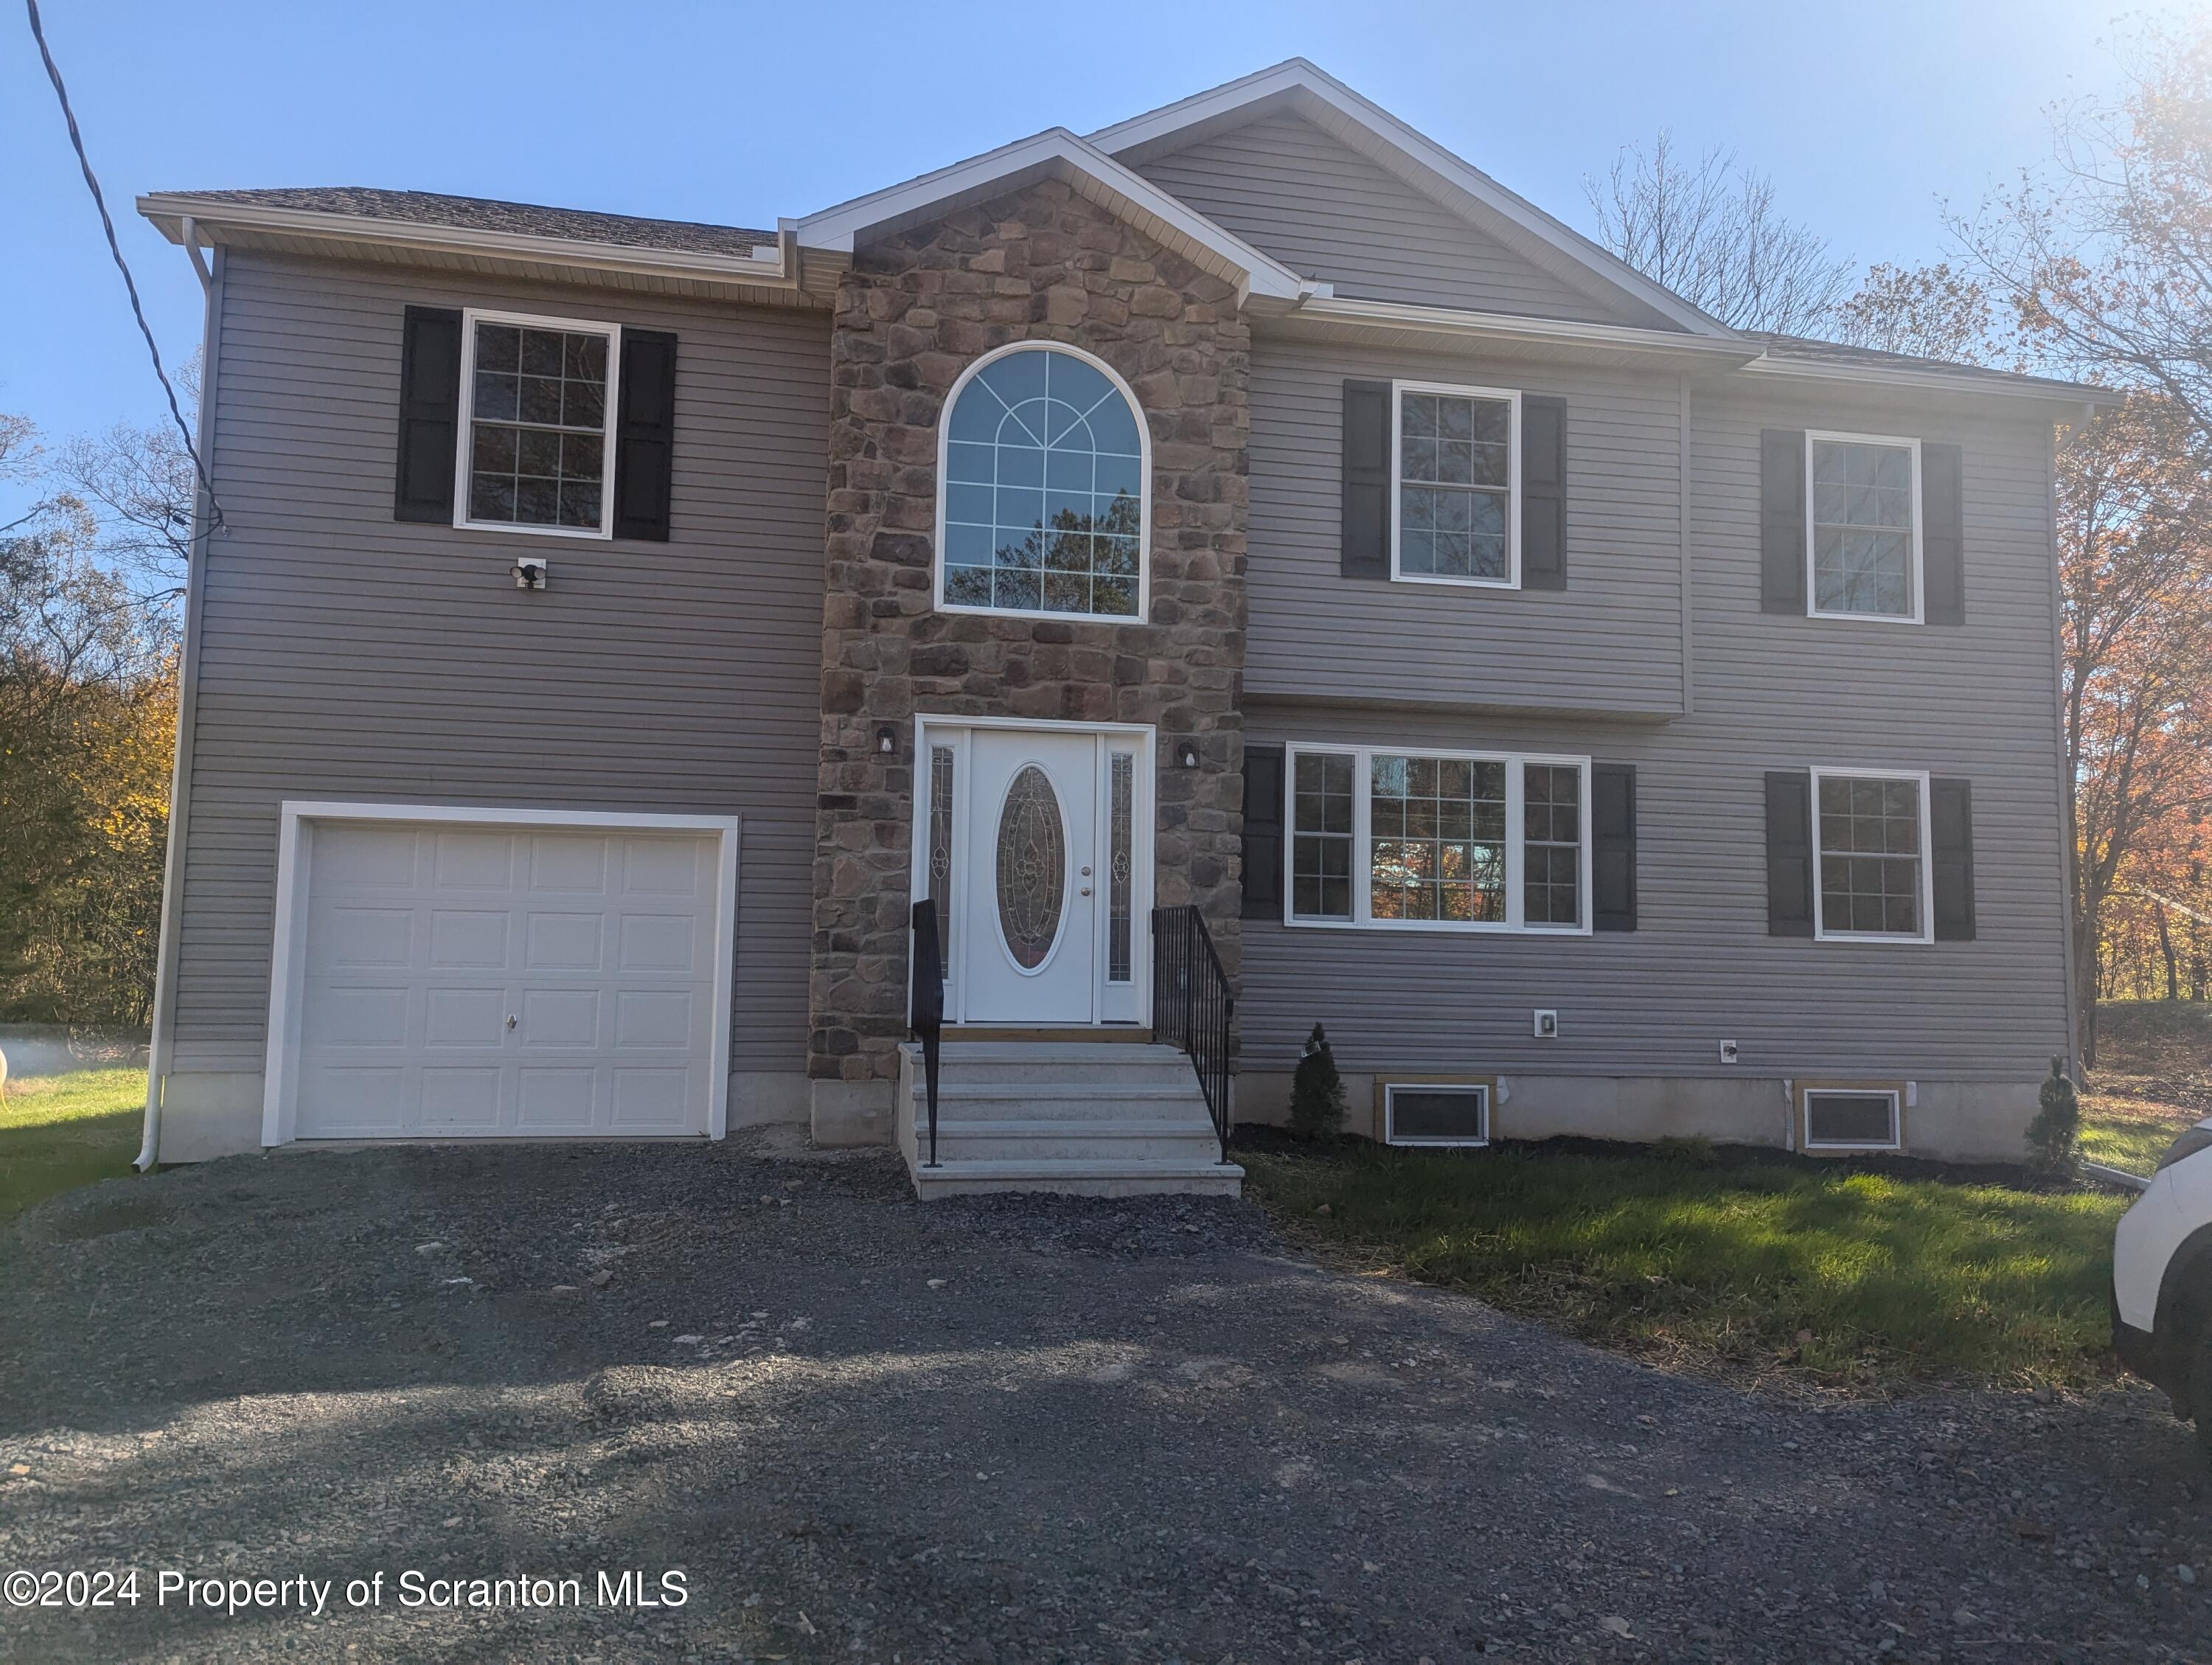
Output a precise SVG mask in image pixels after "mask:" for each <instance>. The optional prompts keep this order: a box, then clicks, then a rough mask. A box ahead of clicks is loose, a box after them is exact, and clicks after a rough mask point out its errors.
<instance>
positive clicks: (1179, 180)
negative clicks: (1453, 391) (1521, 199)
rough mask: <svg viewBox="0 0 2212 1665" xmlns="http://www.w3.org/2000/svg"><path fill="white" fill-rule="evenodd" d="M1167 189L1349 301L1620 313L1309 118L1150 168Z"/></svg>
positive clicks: (1600, 316)
mask: <svg viewBox="0 0 2212 1665" xmlns="http://www.w3.org/2000/svg"><path fill="white" fill-rule="evenodd" d="M1137 171H1138V172H1139V173H1142V174H1143V175H1144V176H1145V177H1146V179H1150V180H1151V181H1152V183H1153V184H1155V185H1158V186H1159V187H1160V188H1161V189H1162V190H1164V191H1170V192H1172V193H1173V194H1174V195H1176V196H1177V197H1181V198H1182V200H1183V201H1184V202H1186V203H1188V204H1190V205H1191V206H1192V207H1193V208H1194V209H1196V210H1198V211H1199V212H1200V214H1203V215H1205V216H1206V217H1207V218H1208V219H1210V220H1212V221H1213V222H1215V223H1216V224H1218V225H1220V226H1223V227H1225V228H1227V229H1228V230H1230V231H1232V232H1234V233H1236V234H1237V235H1238V236H1239V237H1242V238H1243V239H1244V240H1246V241H1247V242H1249V243H1250V244H1251V245H1252V246H1254V247H1255V248H1257V249H1259V250H1260V251H1261V252H1263V253H1267V254H1271V255H1273V256H1274V258H1276V259H1278V260H1279V261H1281V262H1282V263H1283V264H1285V265H1286V266H1289V267H1290V268H1291V270H1294V271H1296V272H1297V273H1298V274H1299V275H1300V276H1305V277H1312V278H1318V279H1319V280H1321V281H1322V283H1334V285H1335V286H1336V292H1337V293H1338V294H1339V295H1348V296H1352V297H1356V298H1358V299H1359V300H1363V301H1405V302H1408V303H1410V304H1412V305H1414V306H1420V307H1462V308H1466V309H1468V310H1471V311H1476V312H1498V313H1521V314H1524V315H1529V316H1534V317H1541V318H1571V319H1584V320H1587V321H1590V322H1597V323H1614V324H1620V323H1638V324H1642V323H1649V322H1650V321H1651V320H1650V318H1649V317H1648V316H1645V315H1643V314H1640V313H1639V314H1636V315H1633V316H1632V315H1631V314H1630V313H1628V312H1626V311H1624V310H1621V309H1619V308H1614V307H1607V305H1606V304H1604V303H1603V302H1601V301H1597V300H1595V299H1593V298H1592V297H1591V296H1590V295H1586V294H1584V293H1583V292H1582V291H1581V290H1579V289H1575V288H1574V287H1572V286H1571V285H1570V284H1568V283H1565V282H1563V281H1562V280H1560V279H1559V278H1558V277H1556V276H1553V274H1552V273H1550V272H1548V271H1546V270H1544V269H1543V268H1542V267H1541V266H1539V265H1536V264H1534V263H1533V262H1532V261H1530V260H1528V259H1527V258H1524V257H1523V256H1522V255H1520V254H1517V253H1516V252H1514V251H1513V250H1511V249H1510V248H1508V247H1507V246H1505V245H1504V243H1502V242H1500V241H1498V240H1497V239H1496V238H1494V237H1492V236H1489V235H1487V234H1485V233H1484V232H1482V231H1480V230H1479V229H1477V228H1475V227H1474V226H1472V225H1470V224H1468V222H1467V221H1465V220H1463V219H1462V218H1461V217H1460V216H1458V215H1456V214H1455V213H1453V212H1452V211H1451V210H1449V209H1448V208H1446V207H1444V206H1443V204H1440V203H1437V202H1434V201H1432V200H1431V199H1430V198H1429V197H1425V196H1423V195H1422V194H1421V193H1420V192H1419V191H1415V190H1414V189H1413V187H1412V186H1411V185H1407V184H1406V183H1405V182H1404V181H1403V180H1401V179H1398V178H1397V177H1396V176H1395V175H1394V174H1391V173H1386V172H1384V171H1383V168H1381V167H1378V166H1376V164H1375V163H1374V162H1372V161H1369V160H1368V159H1367V158H1366V157H1365V156H1363V155H1360V154H1359V153H1358V151H1356V150H1354V149H1352V148H1351V147H1350V146H1349V145H1346V144H1345V143H1342V142H1341V141H1340V140H1338V139H1335V138H1333V137H1330V136H1329V135H1328V134H1327V133H1324V132H1322V131H1321V129H1320V128H1318V127H1316V126H1315V125H1313V124H1312V123H1311V122H1310V121H1306V120H1304V119H1303V118H1300V117H1297V116H1294V115H1288V114H1283V113H1277V114H1274V115H1270V116H1263V117H1261V118H1259V119H1258V120H1256V121H1253V122H1249V123H1247V124H1246V125H1243V126H1242V127H1236V128H1232V129H1231V130H1230V131H1227V132H1224V133H1217V134H1214V135H1212V136H1211V137H1206V138H1203V139H1200V140H1199V141H1198V142H1197V143H1194V144H1192V145H1190V146H1188V148H1186V149H1182V150H1177V151H1175V152H1173V153H1171V154H1170V155H1164V156H1159V157H1156V158H1154V159H1152V161H1145V162H1141V163H1139V165H1138V167H1137Z"/></svg>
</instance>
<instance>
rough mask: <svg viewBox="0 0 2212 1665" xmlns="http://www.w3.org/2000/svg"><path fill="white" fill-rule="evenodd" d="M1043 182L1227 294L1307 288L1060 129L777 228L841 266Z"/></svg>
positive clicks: (1274, 297) (1285, 297) (1295, 292)
mask: <svg viewBox="0 0 2212 1665" xmlns="http://www.w3.org/2000/svg"><path fill="white" fill-rule="evenodd" d="M1040 179H1059V180H1060V181H1061V182H1062V183H1064V184H1066V185H1069V186H1070V187H1072V188H1073V190H1074V191H1076V192H1077V194H1079V196H1082V197H1086V198H1087V199H1089V200H1090V201H1091V202H1094V203H1096V204H1098V205H1099V206H1100V207H1102V208H1103V209H1105V210H1107V211H1108V212H1109V213H1111V214H1115V215H1116V216H1120V217H1121V218H1122V219H1124V220H1127V221H1128V222H1130V223H1131V224H1133V225H1135V226H1137V227H1138V228H1139V229H1141V230H1143V231H1144V232H1146V234H1148V235H1150V236H1152V237H1153V238H1155V239H1156V240H1158V241H1159V242H1161V243H1162V244H1164V245H1165V246H1168V247H1169V248H1171V249H1173V250H1175V252H1177V253H1178V254H1181V255H1182V256H1183V257H1184V258H1188V259H1189V260H1191V261H1192V262H1193V263H1194V264H1196V265H1198V266H1199V267H1200V268H1201V269H1202V270H1207V271H1210V272H1212V274H1213V275H1214V276H1217V277H1219V278H1221V279H1223V280H1224V281H1225V282H1227V283H1233V284H1235V285H1236V286H1237V295H1238V297H1239V299H1240V300H1242V299H1247V298H1257V299H1262V300H1267V301H1276V302H1283V303H1288V302H1293V301H1297V298H1298V297H1299V295H1302V294H1304V293H1306V292H1307V291H1308V290H1310V289H1311V288H1312V287H1313V286H1312V285H1311V284H1310V283H1306V281H1305V280H1304V279H1303V278H1301V277H1300V276H1298V274H1297V273H1296V272H1294V271H1292V270H1291V269H1290V268H1289V267H1288V266H1285V265H1284V264H1282V263H1281V262H1280V261H1279V260H1276V259H1275V258H1273V257H1272V256H1270V255H1267V254H1263V253H1261V252H1260V251H1259V250H1258V249H1256V248H1254V247H1253V246H1251V245H1250V244H1249V243H1248V242H1246V241H1244V240H1243V239H1242V238H1240V237H1238V236H1237V235H1235V234H1233V233H1231V232H1229V231H1227V230H1225V229H1224V228H1222V227H1220V226H1218V225H1217V224H1215V223H1214V222H1212V220H1209V219H1207V218H1206V216H1204V215H1202V214H1200V213H1199V212H1198V211H1197V210H1194V209H1193V208H1191V207H1190V206H1189V205H1188V204H1186V203H1184V202H1183V201H1182V200H1181V199H1180V198H1178V197H1174V196H1171V195H1170V194H1169V193H1168V192H1167V191H1163V190H1161V189H1160V188H1159V187H1158V185H1154V184H1153V183H1152V181H1151V180H1149V179H1146V178H1145V177H1144V176H1143V175H1141V174H1139V173H1136V172H1135V171H1133V169H1131V168H1130V167H1127V165H1125V164H1124V163H1122V162H1120V161H1115V159H1114V158H1113V157H1112V156H1109V155H1107V154H1106V153H1105V152H1104V151H1103V150H1101V149H1098V148H1097V146H1096V145H1094V144H1092V143H1090V141H1088V140H1087V139H1084V138H1081V137H1078V136H1077V135H1076V134H1074V133H1072V132H1070V131H1068V130H1067V129H1066V128H1065V127H1048V128H1047V129H1045V131H1043V132H1042V133H1034V134H1031V135H1030V137H1028V138H1025V139H1017V140H1015V141H1014V142H1013V143H1012V144H1006V145H1001V146H1000V147H999V149H996V150H990V151H986V152H985V153H984V154H983V155H980V156H970V157H969V158H968V159H967V160H966V161H957V162H954V163H953V164H952V165H951V166H950V167H940V168H939V169H937V170H936V171H935V172H934V173H924V174H921V175H920V176H919V177H918V178H915V179H908V180H906V181H904V182H903V183H902V184H899V185H889V186H886V187H884V189H883V190H881V191H871V192H869V193H868V194H867V195H866V196H864V197H854V198H853V199H852V200H851V201H850V202H846V203H840V204H837V205H836V206H835V207H833V208H826V209H823V210H821V211H820V212H818V213H815V214H810V215H807V216H804V217H803V218H800V219H797V220H786V221H784V222H782V223H783V227H784V228H785V229H786V230H787V231H788V232H790V233H791V234H793V235H794V236H795V237H796V239H797V240H798V242H799V246H801V247H802V248H806V249H816V250H821V251H823V252H827V253H829V254H832V255H842V256H847V257H849V256H850V255H851V254H852V252H854V249H855V247H856V246H859V245H860V244H862V243H865V242H866V241H868V240H871V239H872V238H877V237H884V236H889V235H890V234H893V233H896V232H898V231H902V230H904V229H906V228H908V227H910V226H915V225H920V224H922V223H924V222H927V221H929V220H933V219H937V218H940V217H942V216H944V215H946V214H949V213H951V212H952V211H954V210H957V209H961V208H967V207H972V206H973V205H974V204H977V203H981V202H987V201H988V200H990V199H991V198H992V197H1001V196H1004V195H1006V193H1007V192H1009V191H1018V190H1020V189H1022V188H1023V187H1024V186H1025V185H1033V184H1035V183H1036V182H1037V181H1038V180H1040Z"/></svg>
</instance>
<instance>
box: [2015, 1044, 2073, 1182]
mask: <svg viewBox="0 0 2212 1665" xmlns="http://www.w3.org/2000/svg"><path fill="white" fill-rule="evenodd" d="M2036 1102H2037V1103H2038V1104H2039V1106H2040V1107H2041V1108H2039V1109H2038V1110H2037V1111H2036V1113H2035V1120H2034V1121H2031V1122H2029V1123H2028V1124H2027V1165H2028V1167H2029V1168H2030V1169H2032V1170H2034V1171H2035V1172H2036V1173H2039V1174H2042V1175H2045V1176H2047V1177H2050V1178H2052V1179H2063V1178H2066V1177H2068V1176H2071V1175H2072V1174H2073V1173H2074V1172H2075V1170H2076V1169H2078V1168H2079V1167H2080V1166H2081V1101H2080V1100H2078V1099H2077V1098H2075V1096H2074V1083H2073V1082H2072V1081H2070V1080H2069V1079H2067V1075H2066V1060H2064V1059H2063V1058H2054V1059H2052V1060H2051V1076H2050V1079H2048V1080H2046V1081H2045V1082H2044V1084H2043V1090H2042V1091H2041V1092H2039V1094H2037V1096H2036Z"/></svg>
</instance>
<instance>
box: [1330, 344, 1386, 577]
mask: <svg viewBox="0 0 2212 1665" xmlns="http://www.w3.org/2000/svg"><path fill="white" fill-rule="evenodd" d="M1391 495H1392V482H1391V479H1390V384H1389V382H1387V381H1347V382H1346V383H1345V384H1344V547H1343V550H1342V571H1343V575H1344V576H1345V577H1346V578H1382V579H1387V578H1389V576H1390V498H1391Z"/></svg>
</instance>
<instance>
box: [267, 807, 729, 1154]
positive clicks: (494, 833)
mask: <svg viewBox="0 0 2212 1665" xmlns="http://www.w3.org/2000/svg"><path fill="white" fill-rule="evenodd" d="M301 843H302V854H303V855H304V856H305V859H306V864H307V871H306V875H305V878H306V887H305V888H306V896H305V900H306V914H307V918H306V921H305V925H304V930H303V931H302V932H301V935H300V937H299V938H298V941H299V953H300V961H301V977H300V982H299V985H298V996H297V999H298V1008H297V1009H298V1012H299V1014H300V1020H299V1030H298V1033H299V1044H300V1052H299V1066H298V1073H297V1075H296V1077H295V1079H296V1081H297V1083H298V1087H297V1091H298V1099H297V1121H296V1134H297V1137H299V1138H301V1139H406V1138H446V1139H453V1138H472V1137H473V1138H484V1137H499V1136H502V1135H504V1136H515V1135H522V1136H528V1137H545V1136H558V1135H563V1134H567V1135H579V1136H592V1135H599V1136H605V1135H609V1134H615V1135H631V1134H641V1133H705V1132H707V1131H708V1108H709V1104H710V1102H711V1098H712V1092H711V1087H712V1081H711V1077H710V1064H711V1060H712V1058H713V1055H714V1024H716V1023H717V1022H718V1021H725V1019H723V1018H721V1016H720V1014H719V1013H718V1012H717V1011H716V1007H715V1000H714V987H715V969H716V968H715V965H714V957H715V935H716V932H715V925H716V921H717V917H718V909H717V908H716V905H715V887H716V884H717V881H718V863H717V860H716V854H717V841H716V839H715V838H714V837H713V836H699V835H696V834H691V833H676V834H667V833H663V834H654V833H631V832H602V831H599V830H597V829H592V830H570V829H560V830H551V829H548V830H543V831H540V830H536V829H523V828H507V827H500V826H465V825H461V826H457V825H443V824H441V825H416V824H407V823H389V822H385V823H377V822H363V823H344V822H321V823H311V824H310V825H308V826H307V827H306V828H304V829H303V837H302V840H301Z"/></svg>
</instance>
